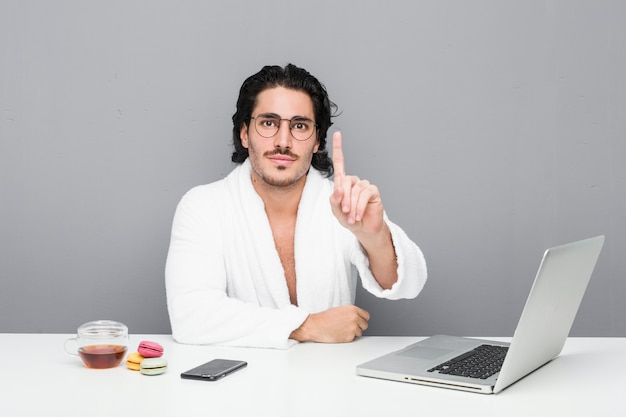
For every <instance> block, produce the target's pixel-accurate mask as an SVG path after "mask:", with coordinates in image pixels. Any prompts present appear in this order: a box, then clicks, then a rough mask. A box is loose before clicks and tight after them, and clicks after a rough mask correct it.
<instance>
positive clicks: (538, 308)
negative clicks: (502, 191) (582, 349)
mask: <svg viewBox="0 0 626 417" xmlns="http://www.w3.org/2000/svg"><path fill="white" fill-rule="evenodd" d="M603 244H604V236H596V237H593V238H589V239H585V240H581V241H578V242H573V243H569V244H566V245H562V246H557V247H554V248H550V249H548V250H546V252H545V253H544V255H543V259H542V260H541V264H540V266H539V271H538V272H537V276H536V277H535V282H534V283H533V286H532V288H531V290H530V294H529V296H528V299H527V300H526V305H525V307H524V310H523V312H522V316H521V317H520V320H519V322H518V324H517V329H516V330H515V334H514V335H513V338H512V340H511V343H510V344H509V343H503V342H496V341H490V340H480V339H472V338H464V337H454V336H432V337H429V338H427V339H425V340H422V341H421V342H417V343H414V344H412V345H410V346H407V347H405V348H404V349H401V350H398V351H396V352H392V353H389V354H387V355H384V356H381V357H379V358H376V359H374V360H371V361H369V362H366V363H363V364H361V365H359V366H357V369H356V371H357V374H358V375H362V376H368V377H374V378H382V379H389V380H393V381H401V382H409V383H414V384H422V385H430V386H435V387H442V388H450V389H457V390H463V391H470V392H479V393H483V394H492V393H494V394H495V393H498V392H500V391H502V390H503V389H505V388H506V387H508V386H509V385H511V384H513V383H515V382H517V381H518V380H520V379H521V378H523V377H524V376H526V375H528V374H529V373H531V372H533V371H534V370H536V369H537V368H539V367H541V366H543V365H544V364H546V363H547V362H549V361H551V360H552V359H554V358H555V357H557V356H558V355H559V353H560V352H561V349H562V348H563V345H564V344H565V340H566V339H567V336H568V334H569V331H570V329H571V327H572V323H573V322H574V318H575V316H576V313H577V311H578V307H579V306H580V302H581V300H582V297H583V294H584V293H585V290H586V288H587V284H588V282H589V279H590V277H591V273H592V272H593V269H594V267H595V265H596V261H597V260H598V256H599V255H600V250H601V249H602V245H603ZM484 346H486V347H484ZM485 357H486V358H488V359H486V360H487V362H490V361H491V364H487V365H484V366H482V368H481V367H476V366H475V364H473V362H478V361H479V360H483V358H485ZM489 358H490V359H489Z"/></svg>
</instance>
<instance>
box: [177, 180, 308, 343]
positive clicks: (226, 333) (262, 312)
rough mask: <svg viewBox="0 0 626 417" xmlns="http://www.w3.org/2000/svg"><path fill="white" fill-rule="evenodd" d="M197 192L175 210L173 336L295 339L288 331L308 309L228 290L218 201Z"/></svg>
mask: <svg viewBox="0 0 626 417" xmlns="http://www.w3.org/2000/svg"><path fill="white" fill-rule="evenodd" d="M210 186H213V187H219V183H215V184H211V185H210ZM196 194H197V189H192V190H191V191H190V192H189V193H187V195H185V197H183V199H182V200H181V202H180V203H179V205H178V207H177V209H176V214H175V216H174V221H173V225H172V235H171V241H170V248H169V252H168V257H167V262H166V268H165V281H166V289H167V305H168V310H169V315H170V322H171V326H172V335H173V337H174V339H175V340H176V341H178V342H180V343H187V344H222V345H229V346H252V347H268V348H279V349H280V348H282V349H284V348H288V347H289V346H291V345H292V344H295V343H296V342H295V341H293V340H290V339H289V335H290V333H291V332H292V331H293V330H295V329H297V328H298V327H299V326H300V325H301V324H302V323H303V322H304V320H306V318H307V316H308V313H307V312H306V311H304V310H303V309H301V308H299V307H296V306H293V305H288V306H284V307H282V308H271V307H262V306H260V304H259V303H253V302H246V301H242V300H241V299H238V298H234V297H229V296H228V295H227V284H228V281H227V276H226V267H225V265H224V256H223V253H222V252H223V249H224V245H223V244H222V240H221V237H220V234H219V233H212V231H215V230H219V226H218V225H216V224H214V223H215V222H219V221H220V215H219V213H218V209H216V208H215V207H216V204H209V203H207V202H206V201H205V200H204V199H203V198H197V195H196ZM217 195H219V193H217ZM212 210H213V212H212ZM244 259H245V258H244V257H242V262H245V260H244Z"/></svg>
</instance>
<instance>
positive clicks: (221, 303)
mask: <svg viewBox="0 0 626 417" xmlns="http://www.w3.org/2000/svg"><path fill="white" fill-rule="evenodd" d="M250 169H251V168H250V162H249V160H246V161H245V162H244V163H243V164H241V165H240V166H238V167H236V168H235V169H234V170H233V171H232V172H231V173H230V174H229V175H228V176H227V177H226V178H224V179H223V180H220V181H217V182H214V183H211V184H208V185H202V186H198V187H195V188H193V189H191V190H190V191H189V192H188V193H187V194H186V195H185V196H184V197H183V198H182V200H181V201H180V203H179V205H178V208H177V210H176V214H175V216H174V222H173V226H172V236H171V242H170V248H169V253H168V257H167V264H166V268H165V281H166V289H167V304H168V309H169V315H170V321H171V326H172V334H173V337H174V339H176V340H177V341H178V342H181V343H189V344H221V345H228V346H250V347H269V348H287V347H289V346H291V345H292V344H294V343H296V342H295V341H294V340H291V339H289V335H290V334H291V332H292V331H293V330H295V329H297V328H298V327H300V325H301V324H302V323H303V322H304V320H305V319H306V318H307V316H308V315H309V314H310V313H317V312H321V311H324V310H327V309H329V308H332V307H337V306H341V305H346V304H353V303H354V299H355V293H356V285H357V277H359V276H360V278H361V282H362V285H363V287H364V288H365V289H366V290H367V291H369V292H371V293H372V294H374V295H376V296H378V297H384V298H389V299H399V298H413V297H416V296H417V294H418V293H419V292H420V291H421V289H422V287H423V285H424V282H425V281H426V264H425V261H424V257H423V255H422V252H421V251H420V250H419V248H418V247H417V246H416V245H415V243H413V242H412V241H411V240H410V239H409V238H408V237H407V235H406V234H405V233H404V232H403V231H402V230H401V229H400V228H399V227H398V226H396V225H394V224H393V223H391V222H390V221H389V220H388V219H387V217H386V215H385V220H386V222H387V224H388V225H389V229H390V230H391V235H392V239H393V244H394V246H395V249H396V254H397V261H398V282H396V283H395V284H394V285H393V287H392V288H391V289H388V290H383V289H382V288H381V287H380V286H379V285H378V283H377V282H376V280H375V279H374V276H373V275H372V273H371V271H370V270H369V263H368V259H367V257H366V255H365V252H364V251H363V249H362V248H361V246H360V244H359V242H358V240H357V239H356V238H355V236H354V235H353V234H352V233H351V232H350V231H348V230H347V229H345V228H344V227H343V226H341V225H340V224H339V222H338V221H337V219H336V218H335V217H334V215H333V214H332V212H331V209H330V203H329V197H330V195H331V193H332V191H333V183H332V181H330V180H329V179H327V178H325V177H324V176H323V175H322V174H321V173H320V172H319V171H317V170H315V169H314V168H311V170H310V172H309V174H308V177H307V181H306V184H305V187H304V191H303V193H302V199H301V201H300V205H299V207H298V218H297V221H296V230H295V240H294V241H295V243H294V246H295V247H294V250H295V259H296V264H295V267H296V277H297V278H296V291H297V297H298V306H294V305H292V304H291V303H290V301H289V293H288V290H287V284H286V280H285V274H284V270H283V267H282V264H281V262H280V258H279V256H278V252H277V251H276V247H275V245H274V240H273V237H272V231H271V229H270V224H269V221H268V218H267V215H266V214H265V209H264V205H263V201H262V200H261V198H260V197H259V195H258V194H257V193H256V191H255V190H254V188H253V186H252V182H251V176H250V172H251V171H250Z"/></svg>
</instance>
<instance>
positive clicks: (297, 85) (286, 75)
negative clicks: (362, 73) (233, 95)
mask: <svg viewBox="0 0 626 417" xmlns="http://www.w3.org/2000/svg"><path fill="white" fill-rule="evenodd" d="M276 87H284V88H288V89H291V90H296V91H302V92H304V93H307V94H308V95H309V96H310V97H311V100H312V101H313V112H314V113H315V123H317V139H318V140H319V148H318V150H317V152H316V153H315V154H313V160H312V161H311V165H313V167H314V168H316V169H317V170H319V171H321V172H322V173H324V174H325V175H326V176H327V177H330V176H331V175H332V174H333V161H332V160H331V159H330V158H329V157H328V151H327V150H326V135H327V133H328V128H329V127H330V126H331V125H332V121H331V117H333V116H334V114H333V113H332V112H333V110H334V109H336V108H337V106H336V105H335V104H334V103H333V102H332V101H330V99H329V98H328V93H327V92H326V88H325V87H324V86H323V85H322V83H320V82H319V81H318V80H317V78H315V77H314V76H313V75H311V74H310V73H309V72H308V71H306V70H305V69H303V68H298V67H296V66H295V65H293V64H288V65H287V66H285V68H282V67H280V66H265V67H263V68H262V69H261V71H259V72H257V73H256V74H254V75H252V76H250V77H248V79H246V80H245V81H244V83H243V84H242V86H241V89H240V90H239V98H238V99H237V111H236V112H235V114H233V145H234V147H235V150H234V152H233V155H232V158H231V159H232V161H233V162H236V163H242V162H244V161H245V160H246V158H248V149H246V148H244V147H243V145H242V144H241V137H240V136H239V134H240V131H241V127H242V126H243V125H244V123H245V124H246V126H247V127H248V128H250V118H251V116H252V110H253V109H254V106H255V105H256V104H257V97H258V95H259V94H260V93H261V92H263V91H264V90H267V89H268V88H276Z"/></svg>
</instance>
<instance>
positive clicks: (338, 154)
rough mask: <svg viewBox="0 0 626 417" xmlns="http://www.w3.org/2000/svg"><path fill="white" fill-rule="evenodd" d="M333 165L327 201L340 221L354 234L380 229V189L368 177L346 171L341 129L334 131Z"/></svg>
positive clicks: (376, 231) (381, 204)
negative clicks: (332, 175) (366, 178)
mask: <svg viewBox="0 0 626 417" xmlns="http://www.w3.org/2000/svg"><path fill="white" fill-rule="evenodd" d="M333 165H334V167H335V179H334V181H335V188H334V191H333V193H332V195H331V196H330V205H331V207H332V211H333V214H334V215H335V217H337V219H338V220H339V223H341V225H343V226H344V227H346V228H348V229H349V230H350V231H352V232H353V233H355V234H356V235H357V237H358V236H359V235H362V234H377V233H381V231H382V229H383V227H384V220H383V203H382V200H381V198H380V193H379V191H378V188H377V187H376V186H375V185H373V184H370V182H369V181H367V180H362V179H360V178H359V177H357V176H354V175H346V170H345V163H344V157H343V148H342V137H341V132H335V133H334V134H333Z"/></svg>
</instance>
